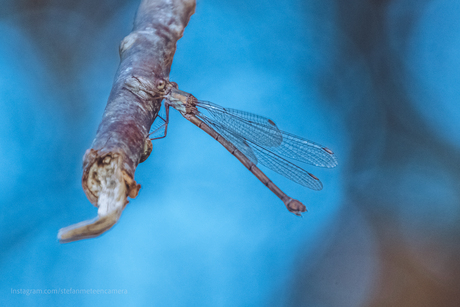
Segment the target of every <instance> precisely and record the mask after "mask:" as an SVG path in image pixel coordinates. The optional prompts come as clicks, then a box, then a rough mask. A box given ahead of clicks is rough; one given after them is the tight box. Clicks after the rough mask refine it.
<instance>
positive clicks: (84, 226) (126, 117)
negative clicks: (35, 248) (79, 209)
mask: <svg viewBox="0 0 460 307" xmlns="http://www.w3.org/2000/svg"><path fill="white" fill-rule="evenodd" d="M194 11H195V0H143V1H142V2H141V4H140V6H139V9H138V11H137V15H136V18H135V21H134V28H133V31H132V32H131V33H130V34H129V35H128V36H126V37H125V38H124V39H123V40H122V42H121V44H120V58H121V61H120V66H119V68H118V71H117V73H116V77H115V81H114V84H113V87H112V91H111V93H110V96H109V99H108V102H107V106H106V108H105V111H104V115H103V117H102V121H101V123H100V125H99V128H98V131H97V133H96V137H95V139H94V141H93V144H92V146H91V149H89V150H87V152H86V154H85V156H84V158H83V177H82V186H83V190H84V191H85V194H86V196H87V197H88V199H89V200H90V202H91V203H92V204H94V205H95V206H97V207H98V208H99V210H98V217H97V218H96V219H93V220H90V221H85V222H81V223H78V224H75V225H72V226H69V227H66V228H63V229H61V230H60V231H59V234H58V238H59V240H60V241H61V242H70V241H75V240H80V239H84V238H89V237H94V236H97V235H100V234H101V233H103V232H105V231H106V230H108V229H109V228H111V227H112V226H113V225H114V224H115V223H116V222H117V221H118V218H119V217H120V215H121V211H122V210H123V208H124V206H125V205H126V204H127V203H128V200H127V197H128V196H129V197H131V198H134V197H136V196H137V193H138V191H139V188H140V185H138V184H136V182H135V180H134V172H135V170H136V167H137V165H138V164H139V163H140V162H143V161H144V160H145V159H146V158H147V157H148V155H149V154H150V152H149V149H150V151H151V146H150V145H151V144H148V142H150V140H149V139H148V138H147V136H148V132H149V129H150V126H151V125H152V123H153V121H154V120H155V117H156V116H157V114H158V111H159V109H160V106H161V100H162V97H163V94H164V87H165V84H166V82H168V81H169V72H170V69H171V64H172V60H173V57H174V53H175V51H176V43H177V41H178V40H179V39H180V38H181V37H182V34H183V32H184V29H185V27H186V26H187V23H188V21H189V20H190V17H191V15H192V14H193V13H194ZM146 142H147V143H146ZM108 217H110V218H108Z"/></svg>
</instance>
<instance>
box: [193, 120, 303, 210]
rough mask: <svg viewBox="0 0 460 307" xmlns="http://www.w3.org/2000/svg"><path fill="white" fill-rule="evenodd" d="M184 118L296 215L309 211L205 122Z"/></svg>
mask: <svg viewBox="0 0 460 307" xmlns="http://www.w3.org/2000/svg"><path fill="white" fill-rule="evenodd" d="M184 117H185V118H186V119H187V120H189V121H190V122H192V123H193V124H195V125H196V126H197V127H198V128H200V129H201V130H203V131H204V132H206V133H207V134H209V135H210V136H211V137H212V138H214V139H215V140H216V141H218V142H219V143H220V144H222V146H224V147H225V148H226V149H227V150H228V151H229V152H230V153H231V154H232V155H234V156H235V157H236V158H237V159H238V160H239V161H240V162H241V163H242V164H243V165H244V166H245V167H246V168H247V169H248V170H249V171H250V172H251V173H253V174H254V176H256V177H257V178H258V179H259V180H260V181H261V182H262V183H263V184H264V185H265V186H266V187H267V188H269V189H270V191H272V192H273V193H274V194H275V195H276V196H278V197H279V198H280V199H281V200H282V201H283V203H284V204H285V206H286V208H287V209H288V210H289V211H290V212H292V213H294V214H295V215H298V216H301V212H305V211H307V208H306V207H305V206H304V204H302V203H301V202H300V201H298V200H296V199H292V198H291V197H289V196H287V195H286V194H285V193H284V192H283V191H281V189H280V188H279V187H277V186H276V185H275V184H274V183H273V182H272V181H271V180H270V178H268V177H267V175H265V173H264V172H262V171H261V170H260V169H259V168H258V167H257V166H256V165H255V164H254V163H253V162H252V161H251V160H249V158H248V157H246V156H245V155H244V154H243V153H242V152H241V151H240V150H239V149H238V148H236V147H235V145H233V144H232V143H231V142H229V141H228V140H227V139H225V138H224V137H223V136H221V135H220V134H219V133H218V132H217V131H215V130H214V129H213V128H211V127H209V126H208V125H206V124H205V123H204V122H203V121H201V120H200V119H199V118H197V117H196V116H195V115H193V114H185V115H184Z"/></svg>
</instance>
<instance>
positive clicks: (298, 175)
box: [197, 114, 323, 191]
mask: <svg viewBox="0 0 460 307" xmlns="http://www.w3.org/2000/svg"><path fill="white" fill-rule="evenodd" d="M197 116H198V117H199V118H200V119H201V120H202V121H203V122H205V123H206V124H207V125H209V126H210V127H212V128H213V129H214V130H216V131H217V132H218V133H219V134H220V135H221V136H222V137H224V138H226V139H227V140H228V141H229V142H231V143H232V144H233V145H235V147H236V148H238V149H239V150H240V151H241V152H242V153H243V154H244V155H245V156H247V157H248V158H249V160H251V161H252V162H253V163H254V164H257V163H258V162H260V164H262V165H263V166H266V167H268V168H269V169H271V170H273V171H275V172H277V173H278V174H280V175H282V176H284V177H286V178H288V179H290V180H292V181H294V182H296V183H298V184H300V185H303V186H305V187H307V188H310V189H313V190H317V191H318V190H321V189H322V188H323V185H322V183H321V181H320V180H319V179H318V178H316V177H315V176H314V175H312V174H310V173H309V172H307V171H305V170H304V169H302V168H300V167H298V166H297V165H295V164H293V163H291V162H289V161H287V160H285V159H283V158H282V157H280V156H279V155H277V154H275V153H273V152H271V151H270V150H267V149H265V148H263V147H261V146H259V145H257V144H254V143H252V142H249V141H246V140H244V139H242V138H241V137H239V136H237V135H235V134H234V133H233V132H232V131H231V130H229V129H228V127H226V126H224V125H222V124H220V123H218V122H216V121H214V120H213V119H211V118H209V117H207V116H205V115H203V114H198V115H197Z"/></svg>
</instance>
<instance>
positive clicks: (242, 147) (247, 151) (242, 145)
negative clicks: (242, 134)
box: [197, 114, 258, 164]
mask: <svg viewBox="0 0 460 307" xmlns="http://www.w3.org/2000/svg"><path fill="white" fill-rule="evenodd" d="M197 116H198V118H200V119H201V120H202V121H203V122H205V123H206V124H207V125H208V126H211V127H212V128H214V130H216V131H217V132H218V133H219V134H220V135H222V136H223V137H224V138H225V139H227V141H229V142H230V143H232V144H233V145H234V146H235V147H236V148H238V150H239V151H241V152H242V153H243V154H244V155H245V156H246V157H248V159H249V160H251V162H252V163H254V164H257V162H258V161H257V157H256V156H255V154H254V152H253V151H252V149H251V148H250V147H249V146H248V144H247V143H246V141H245V140H244V139H242V138H239V137H237V136H235V135H234V134H232V132H230V131H228V130H227V129H226V128H225V127H224V126H223V125H220V124H219V123H217V122H215V121H214V120H212V119H211V118H209V117H207V116H204V115H203V114H198V115H197Z"/></svg>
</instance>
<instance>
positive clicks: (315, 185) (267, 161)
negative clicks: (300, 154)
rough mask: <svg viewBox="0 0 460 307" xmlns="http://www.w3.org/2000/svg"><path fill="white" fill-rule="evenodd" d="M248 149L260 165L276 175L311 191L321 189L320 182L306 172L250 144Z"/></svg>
mask: <svg viewBox="0 0 460 307" xmlns="http://www.w3.org/2000/svg"><path fill="white" fill-rule="evenodd" d="M250 147H251V148H252V150H253V151H254V153H255V154H256V156H257V158H258V159H259V162H260V164H262V165H263V166H266V167H268V168H269V169H271V170H273V171H275V172H277V173H278V174H280V175H283V176H284V177H286V178H288V179H290V180H292V181H294V182H296V183H298V184H300V185H303V186H304V187H307V188H310V189H312V190H316V191H319V190H321V189H322V188H323V184H322V183H321V181H320V180H319V179H318V178H317V177H316V176H314V175H313V174H310V173H309V172H307V171H306V170H304V169H302V168H300V167H298V166H297V165H295V164H293V163H291V162H289V161H288V160H286V159H283V158H282V157H280V156H278V155H277V154H274V153H273V152H271V151H269V150H267V149H265V148H263V147H261V146H258V145H256V144H250Z"/></svg>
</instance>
